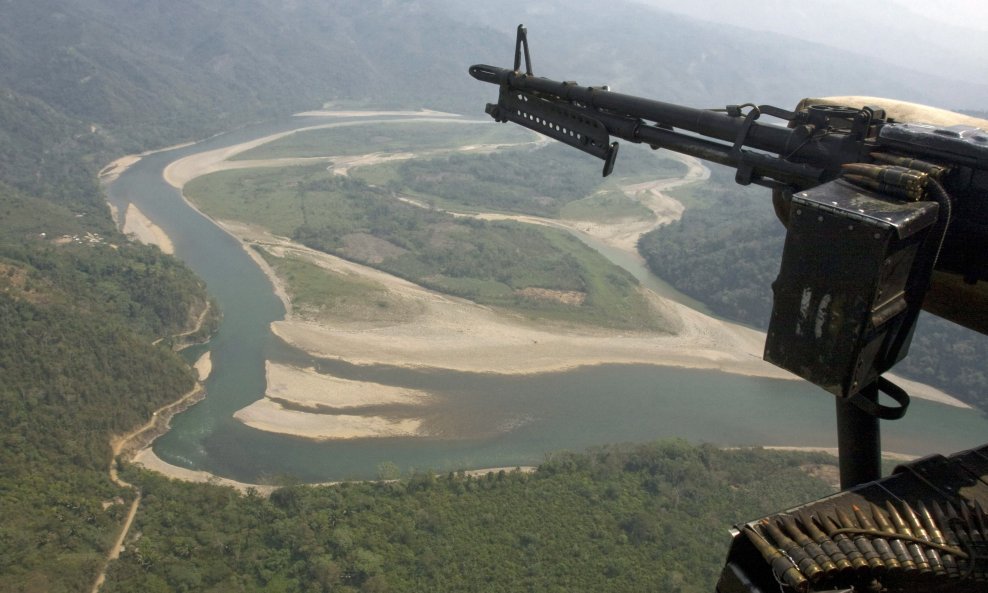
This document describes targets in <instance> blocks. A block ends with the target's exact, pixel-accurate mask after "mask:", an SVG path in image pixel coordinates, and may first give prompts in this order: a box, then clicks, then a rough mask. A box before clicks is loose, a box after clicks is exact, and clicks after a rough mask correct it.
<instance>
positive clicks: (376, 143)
mask: <svg viewBox="0 0 988 593" xmlns="http://www.w3.org/2000/svg"><path fill="white" fill-rule="evenodd" d="M454 121H456V120H454ZM460 123H469V124H472V125H470V126H468V127H466V128H464V127H463V126H448V125H436V123H434V122H422V121H400V120H398V121H392V122H387V123H375V124H367V125H351V126H345V127H337V128H332V129H316V130H299V131H297V132H295V133H290V134H288V135H286V136H283V137H281V138H278V139H277V140H273V141H271V142H267V143H265V144H262V145H260V146H258V147H256V148H252V149H250V150H247V151H244V152H241V153H239V154H237V155H235V156H234V157H232V160H262V159H281V158H299V157H302V158H305V157H324V156H328V155H333V156H353V155H365V154H370V153H375V152H381V153H400V152H414V153H421V152H423V151H428V150H434V149H437V148H446V149H453V148H459V147H461V146H464V145H502V144H503V145H510V144H520V143H524V142H531V141H532V133H531V132H526V131H525V130H524V129H523V128H520V127H518V126H499V125H497V124H496V123H495V122H491V121H486V122H474V121H464V122H460Z"/></svg>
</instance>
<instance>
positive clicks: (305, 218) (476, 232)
mask: <svg viewBox="0 0 988 593" xmlns="http://www.w3.org/2000/svg"><path fill="white" fill-rule="evenodd" d="M186 194H187V195H188V196H189V198H190V199H191V200H192V201H193V202H195V203H196V204H197V205H198V206H199V207H200V208H202V209H203V210H204V211H205V212H206V213H208V214H209V215H210V216H213V217H215V218H218V219H221V220H222V219H235V220H241V221H244V222H249V223H253V224H258V225H261V226H264V227H266V228H269V229H270V230H271V231H272V232H274V233H276V234H279V235H283V236H288V237H292V238H294V239H295V240H297V241H299V242H301V243H303V244H305V245H308V246H310V247H313V248H316V249H319V250H321V251H324V252H327V253H332V254H335V255H339V256H341V257H344V258H346V259H349V260H352V261H357V262H360V263H363V264H366V265H370V266H373V267H375V268H378V269H381V270H384V271H387V272H389V273H391V274H394V275H396V276H399V277H402V278H406V279H408V280H411V281H413V282H416V283H418V284H421V285H423V286H426V287H429V288H432V289H435V290H439V291H442V292H446V293H449V294H454V295H457V296H461V297H464V298H468V299H471V300H473V301H475V302H478V303H482V304H487V305H493V306H498V307H503V308H506V309H510V310H512V311H515V312H517V313H521V314H524V315H526V316H530V317H533V318H539V319H552V320H556V321H562V322H570V323H582V324H592V325H597V326H604V327H615V328H622V329H662V328H663V320H662V319H660V318H658V317H657V316H656V314H655V313H654V311H653V310H652V309H651V307H650V306H649V304H648V303H647V301H646V300H645V298H644V296H643V295H642V294H641V290H640V288H639V286H638V283H637V280H635V279H634V278H633V277H632V276H631V275H630V274H628V273H627V272H625V271H624V270H623V269H621V268H619V267H617V266H615V265H613V264H611V263H610V262H609V261H608V260H606V259H605V258H604V257H603V256H601V255H600V254H598V253H597V252H596V251H594V250H592V249H590V248H589V247H587V246H586V245H584V244H583V243H582V242H580V241H579V240H578V239H576V238H575V237H573V236H571V235H569V234H568V233H566V232H563V231H557V230H553V229H547V228H541V227H536V226H534V225H525V224H520V223H508V222H497V223H490V222H483V221H480V220H476V219H471V218H463V217H454V216H452V215H450V214H446V213H443V212H441V211H436V210H428V209H424V208H420V207H417V206H413V205H410V204H407V203H405V202H402V201H399V200H397V199H395V198H394V196H393V194H392V193H391V192H390V191H389V190H387V189H384V188H379V187H371V186H369V185H367V184H365V183H363V182H361V181H359V180H355V179H351V178H348V177H340V176H334V175H332V174H330V173H329V172H327V171H325V170H324V169H323V168H322V167H291V168H283V169H258V170H239V171H225V172H221V173H215V174H212V175H208V176H205V177H202V178H199V179H196V180H195V181H193V182H192V183H190V184H189V185H187V186H186ZM280 265H288V264H284V263H282V264H280ZM292 265H294V264H292ZM295 274H296V280H294V281H292V280H289V283H290V284H292V283H293V282H296V283H297V282H299V280H298V279H297V278H299V277H301V278H303V279H304V282H305V285H304V286H303V285H301V284H300V285H298V286H295V285H292V286H291V288H290V290H291V291H293V292H296V293H298V294H301V295H306V294H312V293H314V292H319V291H321V290H326V287H325V286H323V285H317V284H312V283H313V282H314V281H312V280H311V279H306V278H307V277H308V276H310V275H311V271H310V272H305V273H302V274H301V276H299V275H298V274H299V273H298V271H297V270H296V271H295ZM343 280H346V279H343ZM338 281H340V279H339V278H336V279H333V278H328V279H321V280H319V282H327V283H332V282H338ZM340 290H342V289H340ZM359 290H369V289H368V288H366V287H363V288H360V289H359ZM317 298H318V297H315V296H308V297H306V296H303V300H305V299H308V300H309V301H311V302H312V306H313V308H314V309H316V310H320V311H325V310H329V309H331V308H332V306H333V303H332V300H333V299H335V298H338V297H335V296H329V297H326V298H328V299H330V301H331V302H328V303H316V302H315V301H316V300H317ZM371 298H374V297H371ZM382 308H383V306H382Z"/></svg>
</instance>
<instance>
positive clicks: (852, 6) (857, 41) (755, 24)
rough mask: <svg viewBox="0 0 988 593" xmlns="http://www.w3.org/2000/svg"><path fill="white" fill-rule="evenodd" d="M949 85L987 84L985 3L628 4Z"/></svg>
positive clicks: (769, 0)
mask: <svg viewBox="0 0 988 593" xmlns="http://www.w3.org/2000/svg"><path fill="white" fill-rule="evenodd" d="M636 1H638V2H641V3H642V4H646V5H651V6H655V7H657V8H660V9H662V10H668V11H671V12H677V13H681V14H684V15H687V16H690V17H692V18H695V19H700V20H704V21H711V22H715V23H722V24H725V25H733V26H737V27H741V28H745V29H753V30H758V31H769V32H773V33H778V34H782V35H788V36H791V37H795V38H797V39H803V40H805V41H810V42H814V43H821V44H825V45H829V46H831V47H834V48H839V49H843V50H847V51H850V52H854V53H859V54H862V55H867V56H871V57H876V58H879V59H881V60H885V61H887V62H890V63H895V64H898V65H901V66H904V67H906V68H909V69H913V70H916V71H919V72H925V73H928V74H934V75H938V76H943V77H946V78H953V79H957V80H970V81H988V35H986V32H988V0H868V1H867V2H861V1H860V0H815V1H814V2H800V1H796V0H636Z"/></svg>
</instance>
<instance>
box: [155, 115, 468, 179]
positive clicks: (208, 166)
mask: <svg viewBox="0 0 988 593" xmlns="http://www.w3.org/2000/svg"><path fill="white" fill-rule="evenodd" d="M393 121H394V120H386V119H382V120H374V119H371V120H360V121H356V122H352V121H345V122H334V123H328V124H319V125H315V126H307V127H304V128H298V129H294V130H288V131H286V132H279V133H277V134H271V135H268V136H264V137H263V138H256V139H254V140H251V141H249V142H243V143H241V144H236V145H234V146H228V147H226V148H217V149H215V150H207V151H203V152H199V153H196V154H192V155H189V156H187V157H185V158H181V159H178V160H176V161H174V162H172V163H171V164H169V165H168V166H167V167H165V170H164V173H163V176H164V178H165V181H166V182H167V183H168V184H169V185H171V186H172V187H175V188H178V189H181V188H182V187H183V186H184V185H185V184H186V183H188V182H189V181H191V180H192V179H195V178H196V177H199V176H201V175H206V174H209V173H215V172H217V171H225V170H228V169H242V168H249V167H273V166H285V165H299V164H306V163H310V162H319V161H328V160H329V159H330V158H331V157H312V158H287V159H264V160H258V161H230V160H228V159H230V158H232V157H234V156H235V155H238V154H240V153H242V152H246V151H248V150H250V149H252V148H256V147H258V146H260V145H262V144H267V143H268V142H273V141H275V140H278V139H279V138H284V137H285V136H290V135H291V134H295V133H296V132H307V131H310V130H325V129H329V128H341V127H347V126H355V125H366V124H373V123H393ZM401 121H402V122H409V121H415V122H428V121H433V122H442V123H458V124H478V123H481V122H479V121H476V120H456V119H451V118H450V117H436V116H430V117H414V118H407V119H402V120H401ZM247 163H249V164H247Z"/></svg>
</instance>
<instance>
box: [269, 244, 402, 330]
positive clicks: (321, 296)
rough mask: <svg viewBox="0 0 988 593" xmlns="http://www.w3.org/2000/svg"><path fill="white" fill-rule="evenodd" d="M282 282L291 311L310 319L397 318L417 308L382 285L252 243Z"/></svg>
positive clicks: (388, 319) (378, 320)
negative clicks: (272, 251)
mask: <svg viewBox="0 0 988 593" xmlns="http://www.w3.org/2000/svg"><path fill="white" fill-rule="evenodd" d="M255 248H256V249H257V251H258V252H259V253H260V254H261V256H262V257H264V260H265V261H266V262H268V264H269V265H270V266H271V267H272V268H273V269H274V271H275V273H276V274H277V275H278V277H279V278H281V279H282V280H283V281H284V282H285V285H286V289H287V290H288V294H289V296H290V297H291V299H292V306H293V307H294V312H295V314H297V315H300V316H302V317H303V318H307V319H313V320H317V321H318V320H327V319H333V320H345V321H373V322H380V321H389V322H394V321H401V320H407V319H410V318H411V317H414V316H415V315H416V314H417V313H419V312H420V311H419V309H418V308H417V307H416V306H415V305H414V304H411V303H407V302H405V301H404V300H402V299H401V298H399V297H397V296H395V295H393V294H391V293H390V292H388V291H387V289H385V288H384V286H382V285H380V284H378V283H376V282H373V281H371V280H366V279H364V278H358V277H356V276H355V275H348V274H341V273H339V272H334V271H332V270H327V269H326V268H323V267H321V266H319V265H317V264H314V263H311V262H309V261H305V260H303V259H301V258H299V257H297V256H286V257H276V256H274V255H272V254H271V252H270V251H268V250H267V249H265V248H263V247H260V246H255Z"/></svg>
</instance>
